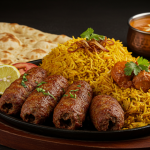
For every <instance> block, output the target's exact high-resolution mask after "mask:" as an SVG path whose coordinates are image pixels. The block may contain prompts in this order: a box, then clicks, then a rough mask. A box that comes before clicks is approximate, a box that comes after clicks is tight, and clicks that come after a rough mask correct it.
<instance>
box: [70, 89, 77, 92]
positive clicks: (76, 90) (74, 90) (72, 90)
mask: <svg viewBox="0 0 150 150" xmlns="http://www.w3.org/2000/svg"><path fill="white" fill-rule="evenodd" d="M76 91H79V89H76V90H70V92H76Z"/></svg>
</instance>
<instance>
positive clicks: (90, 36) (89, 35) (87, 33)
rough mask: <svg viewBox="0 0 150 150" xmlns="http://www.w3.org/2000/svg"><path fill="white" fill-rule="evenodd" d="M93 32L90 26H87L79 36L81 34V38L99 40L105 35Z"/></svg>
mask: <svg viewBox="0 0 150 150" xmlns="http://www.w3.org/2000/svg"><path fill="white" fill-rule="evenodd" d="M93 32H94V30H93V29H92V28H88V29H87V30H86V31H84V32H83V33H82V34H81V35H80V36H81V38H86V39H87V40H91V39H95V40H97V41H99V40H104V39H105V36H103V35H98V34H95V33H93Z"/></svg>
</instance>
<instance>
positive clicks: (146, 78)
mask: <svg viewBox="0 0 150 150" xmlns="http://www.w3.org/2000/svg"><path fill="white" fill-rule="evenodd" d="M133 85H134V87H135V88H136V89H138V90H140V89H142V90H143V91H144V92H148V90H149V89H150V72H146V71H145V70H143V71H141V72H140V73H139V74H138V75H137V76H134V78H133Z"/></svg>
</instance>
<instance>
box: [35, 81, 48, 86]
mask: <svg viewBox="0 0 150 150" xmlns="http://www.w3.org/2000/svg"><path fill="white" fill-rule="evenodd" d="M35 82H36V83H37V84H38V85H37V86H40V85H42V84H44V83H46V82H44V81H42V82H40V83H38V82H37V81H35Z"/></svg>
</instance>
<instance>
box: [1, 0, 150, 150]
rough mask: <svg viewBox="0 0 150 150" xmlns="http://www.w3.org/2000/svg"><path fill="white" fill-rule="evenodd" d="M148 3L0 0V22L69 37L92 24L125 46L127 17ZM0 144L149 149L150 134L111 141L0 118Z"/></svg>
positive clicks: (119, 0)
mask: <svg viewBox="0 0 150 150" xmlns="http://www.w3.org/2000/svg"><path fill="white" fill-rule="evenodd" d="M149 6H150V1H149V0H143V1H137V0H132V1H131V0H130V1H125V0H123V1H121V0H115V1H110V0H107V1H106V0H103V1H102V0H99V1H98V0H90V1H89V0H75V1H69V0H55V1H54V0H51V1H46V0H41V1H38V0H37V1H35V0H33V1H28V0H26V1H19V0H15V1H12V0H7V1H4V0H3V1H1V3H0V22H10V23H18V24H23V25H27V26H29V27H33V28H36V29H39V30H41V31H44V32H49V33H54V34H65V35H68V36H70V37H72V36H75V37H78V36H80V34H81V33H82V32H83V31H85V30H86V29H87V28H89V27H91V28H93V29H94V30H95V33H97V34H101V35H105V36H107V37H109V38H115V39H116V40H120V41H122V43H123V45H124V46H127V42H126V37H127V31H128V23H127V22H128V19H129V18H130V17H131V16H133V15H135V14H139V13H144V12H149V11H150V7H149ZM129 51H131V50H130V49H129ZM133 55H134V56H136V54H133ZM129 136H130V135H129ZM0 144H1V145H0V149H4V150H8V149H9V148H13V149H25V150H28V149H34V150H35V149H36V150H37V149H40V150H41V149H42V150H45V149H51V150H53V149H55V150H57V149H66V150H68V149H72V150H76V149H82V150H84V149H86V150H88V149H90V150H91V149H105V150H106V149H143V148H148V149H150V136H147V137H143V138H140V139H133V140H126V141H114V142H102V141H97V142H93V141H90V142H89V141H88V142H86V141H77V140H69V139H58V138H52V137H45V136H41V135H36V134H32V133H28V132H25V131H22V130H19V129H17V128H14V127H11V126H9V125H8V124H7V123H6V122H4V121H3V120H1V122H0ZM3 146H6V147H3Z"/></svg>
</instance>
